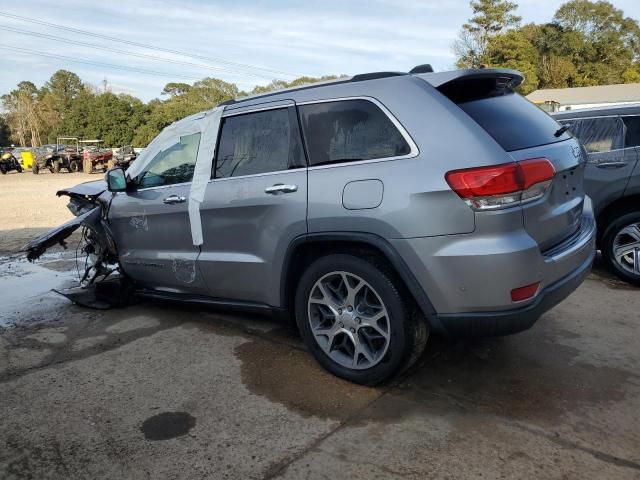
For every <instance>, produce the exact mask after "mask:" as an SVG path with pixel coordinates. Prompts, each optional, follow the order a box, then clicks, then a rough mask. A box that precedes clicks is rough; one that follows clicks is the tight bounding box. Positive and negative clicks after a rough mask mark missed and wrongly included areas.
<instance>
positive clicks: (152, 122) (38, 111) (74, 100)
mask: <svg viewBox="0 0 640 480" xmlns="http://www.w3.org/2000/svg"><path fill="white" fill-rule="evenodd" d="M334 78H337V77H336V76H324V77H320V78H312V77H300V78H297V79H295V80H293V81H291V82H285V81H282V80H274V81H273V82H271V83H270V84H269V85H267V86H258V87H256V88H254V89H253V90H252V91H251V92H244V91H241V90H240V89H239V88H238V87H237V85H235V84H234V83H229V82H225V81H223V80H219V79H216V78H204V79H202V80H199V81H197V82H195V83H193V84H187V83H168V84H167V85H166V86H165V87H164V90H163V91H162V96H163V98H162V99H154V100H151V101H150V102H148V103H144V102H142V101H141V100H140V99H138V98H136V97H133V96H131V95H126V94H122V93H121V94H115V93H112V92H110V91H106V89H105V91H99V90H98V89H96V88H94V87H92V86H90V85H88V84H86V83H83V82H82V80H81V79H80V77H78V75H76V74H75V73H73V72H69V71H67V70H58V71H57V72H55V73H54V74H53V75H52V76H51V78H50V79H49V80H48V81H47V82H45V84H44V85H43V86H42V88H37V87H36V86H35V85H34V84H33V83H32V82H29V81H23V82H20V83H19V84H18V85H17V88H15V89H14V90H12V91H11V92H9V93H8V94H6V95H3V96H2V97H1V100H2V107H3V109H4V111H5V113H4V114H3V115H1V116H0V146H2V145H7V144H10V143H14V144H16V145H20V146H40V145H43V144H47V143H56V141H57V138H58V137H61V136H76V137H79V138H86V139H88V138H92V139H100V140H103V141H104V145H105V146H107V147H120V146H123V145H135V146H146V145H147V144H148V143H149V142H150V141H151V140H153V138H154V137H155V136H156V135H158V133H160V131H161V130H162V129H163V128H164V127H166V126H167V125H170V124H171V123H173V122H175V121H176V120H179V119H181V118H184V117H186V116H187V115H191V114H193V113H196V112H200V111H203V110H207V109H210V108H212V107H213V106H215V105H216V104H218V103H220V102H223V101H225V100H229V99H232V98H238V97H242V96H246V95H250V94H257V93H265V92H268V91H271V90H276V89H280V88H287V87H293V86H297V85H301V84H304V83H312V82H317V81H324V80H331V79H334Z"/></svg>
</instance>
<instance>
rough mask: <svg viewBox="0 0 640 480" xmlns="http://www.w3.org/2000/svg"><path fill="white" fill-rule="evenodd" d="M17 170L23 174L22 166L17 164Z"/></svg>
mask: <svg viewBox="0 0 640 480" xmlns="http://www.w3.org/2000/svg"><path fill="white" fill-rule="evenodd" d="M16 170H17V171H18V173H22V166H21V165H20V164H17V165H16Z"/></svg>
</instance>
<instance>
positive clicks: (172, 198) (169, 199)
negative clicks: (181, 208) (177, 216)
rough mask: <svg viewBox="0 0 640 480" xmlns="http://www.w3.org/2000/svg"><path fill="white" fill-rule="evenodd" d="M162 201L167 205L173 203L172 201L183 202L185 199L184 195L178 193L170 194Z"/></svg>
mask: <svg viewBox="0 0 640 480" xmlns="http://www.w3.org/2000/svg"><path fill="white" fill-rule="evenodd" d="M162 201H163V202H164V203H167V204H169V205H173V204H174V203H184V202H186V201H187V199H186V197H179V196H178V195H170V196H168V197H167V198H165V199H164V200H162Z"/></svg>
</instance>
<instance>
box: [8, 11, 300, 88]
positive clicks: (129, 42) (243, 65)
mask: <svg viewBox="0 0 640 480" xmlns="http://www.w3.org/2000/svg"><path fill="white" fill-rule="evenodd" d="M0 16H3V17H8V18H13V19H15V20H21V21H23V22H31V23H35V24H38V25H43V26H47V27H52V28H58V29H62V30H67V31H70V32H74V33H79V34H81V35H88V36H91V37H97V38H103V39H105V40H110V41H112V42H120V43H125V44H127V45H133V46H136V47H142V48H147V49H149V50H157V51H160V52H166V53H173V54H174V55H181V56H185V57H190V58H196V59H199V60H206V61H210V62H214V63H215V62H217V63H222V64H226V65H229V66H233V67H236V68H242V69H249V70H262V71H264V72H270V73H272V74H273V73H277V74H281V75H287V76H291V77H297V76H300V75H297V74H294V73H288V72H283V71H281V70H273V69H270V68H265V67H259V66H256V65H250V64H247V63H238V62H232V61H230V60H225V59H223V58H216V57H206V56H203V55H196V54H193V53H188V52H181V51H179V50H173V49H170V48H164V47H156V46H153V45H148V44H145V43H140V42H134V41H132V40H125V39H122V38H116V37H111V36H109V35H102V34H100V33H95V32H89V31H87V30H81V29H79V28H73V27H68V26H65V25H59V24H56V23H51V22H45V21H43V20H37V19H35V18H29V17H23V16H21V15H15V14H13V13H8V12H3V11H0Z"/></svg>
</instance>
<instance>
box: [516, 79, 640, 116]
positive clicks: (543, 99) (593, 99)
mask: <svg viewBox="0 0 640 480" xmlns="http://www.w3.org/2000/svg"><path fill="white" fill-rule="evenodd" d="M527 98H528V99H529V100H530V101H532V102H533V103H535V104H536V105H538V106H540V108H542V109H543V110H546V111H547V112H562V111H564V110H573V109H578V108H596V107H606V106H611V105H627V104H631V103H640V83H624V84H620V85H600V86H597V87H576V88H548V89H542V90H536V91H535V92H531V93H530V94H529V95H527Z"/></svg>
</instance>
